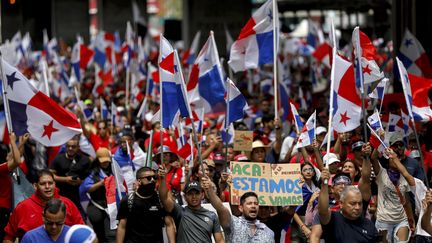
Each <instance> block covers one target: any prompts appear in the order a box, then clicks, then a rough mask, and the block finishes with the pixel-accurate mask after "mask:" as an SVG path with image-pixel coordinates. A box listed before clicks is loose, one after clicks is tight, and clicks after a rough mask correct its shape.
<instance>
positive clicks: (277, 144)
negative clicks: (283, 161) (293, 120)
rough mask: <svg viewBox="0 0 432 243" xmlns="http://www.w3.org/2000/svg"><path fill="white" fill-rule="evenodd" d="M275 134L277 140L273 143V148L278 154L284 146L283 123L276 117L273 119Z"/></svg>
mask: <svg viewBox="0 0 432 243" xmlns="http://www.w3.org/2000/svg"><path fill="white" fill-rule="evenodd" d="M273 125H274V129H275V134H276V141H275V142H274V143H273V149H274V151H275V152H276V153H277V154H280V152H281V147H282V141H283V140H282V123H281V121H280V120H279V118H275V120H274V121H273Z"/></svg>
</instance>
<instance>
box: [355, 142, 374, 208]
mask: <svg viewBox="0 0 432 243" xmlns="http://www.w3.org/2000/svg"><path fill="white" fill-rule="evenodd" d="M370 154H371V146H370V144H369V143H366V144H363V147H362V155H363V164H362V170H361V178H360V181H359V185H358V188H359V190H360V192H361V194H362V197H363V200H364V201H369V200H370V198H371V194H372V192H371V183H370V175H371V162H370V159H369V156H370Z"/></svg>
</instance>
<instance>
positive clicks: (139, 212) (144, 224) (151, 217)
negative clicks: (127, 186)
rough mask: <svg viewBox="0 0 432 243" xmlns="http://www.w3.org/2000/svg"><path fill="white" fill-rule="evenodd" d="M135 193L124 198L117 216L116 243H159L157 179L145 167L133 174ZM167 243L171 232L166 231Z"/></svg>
mask: <svg viewBox="0 0 432 243" xmlns="http://www.w3.org/2000/svg"><path fill="white" fill-rule="evenodd" d="M136 180H137V184H138V185H139V186H138V189H137V190H136V191H135V192H133V193H130V194H129V195H128V196H127V197H124V198H123V199H122V200H121V202H120V207H119V210H118V214H117V219H118V220H119V224H118V228H117V236H116V238H117V243H123V242H125V243H134V242H136V243H140V242H152V243H153V242H154V243H162V242H163V236H162V228H163V226H164V217H165V216H166V212H165V210H164V209H163V208H162V205H161V203H160V200H159V195H158V193H157V191H156V181H157V177H156V174H155V172H154V171H153V170H152V169H151V168H149V167H142V168H140V169H139V170H138V171H137V173H136ZM170 232H171V234H172V235H168V237H169V239H170V238H171V239H174V233H173V232H174V230H172V231H170V230H168V229H167V234H170Z"/></svg>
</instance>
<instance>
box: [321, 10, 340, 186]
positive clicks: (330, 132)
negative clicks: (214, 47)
mask: <svg viewBox="0 0 432 243" xmlns="http://www.w3.org/2000/svg"><path fill="white" fill-rule="evenodd" d="M331 35H332V36H331V37H332V40H333V50H332V69H331V79H330V102H329V120H328V128H327V131H328V133H329V136H327V154H329V153H330V147H331V146H330V143H331V135H332V133H333V131H332V123H333V100H334V97H333V96H334V95H333V90H334V76H335V62H336V55H337V50H336V35H335V29H334V22H333V18H332V19H331ZM325 166H326V168H327V169H328V168H329V163H326V165H325ZM324 184H325V185H327V184H328V180H325V181H324Z"/></svg>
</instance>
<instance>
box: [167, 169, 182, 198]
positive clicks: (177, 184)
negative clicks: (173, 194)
mask: <svg viewBox="0 0 432 243" xmlns="http://www.w3.org/2000/svg"><path fill="white" fill-rule="evenodd" d="M174 171H175V174H174ZM173 176H174V178H173V179H172V180H171V178H172V177H173ZM182 176H183V170H182V169H181V168H177V169H175V168H172V169H171V170H170V171H169V172H168V173H167V175H166V183H167V188H168V190H171V187H174V189H175V190H176V191H177V192H181V178H182Z"/></svg>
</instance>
